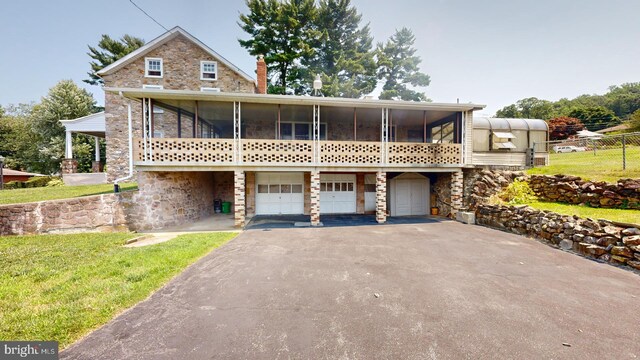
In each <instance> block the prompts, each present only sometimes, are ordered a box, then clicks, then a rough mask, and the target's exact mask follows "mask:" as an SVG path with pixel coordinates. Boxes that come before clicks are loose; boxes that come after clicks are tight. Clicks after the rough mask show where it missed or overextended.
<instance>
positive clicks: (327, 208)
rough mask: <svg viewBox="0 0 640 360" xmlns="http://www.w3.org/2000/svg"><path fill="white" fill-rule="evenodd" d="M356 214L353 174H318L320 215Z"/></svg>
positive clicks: (354, 178)
mask: <svg viewBox="0 0 640 360" xmlns="http://www.w3.org/2000/svg"><path fill="white" fill-rule="evenodd" d="M355 212H356V176H355V175H354V174H320V213H321V214H352V213H355Z"/></svg>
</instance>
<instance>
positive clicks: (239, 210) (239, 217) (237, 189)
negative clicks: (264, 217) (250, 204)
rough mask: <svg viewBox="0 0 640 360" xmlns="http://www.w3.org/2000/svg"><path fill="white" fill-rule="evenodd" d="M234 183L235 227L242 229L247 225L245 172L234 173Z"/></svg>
mask: <svg viewBox="0 0 640 360" xmlns="http://www.w3.org/2000/svg"><path fill="white" fill-rule="evenodd" d="M233 181H234V190H233V213H234V225H235V226H236V227H240V228H241V227H244V225H245V223H244V222H245V201H244V200H245V197H244V171H238V170H236V171H234V172H233Z"/></svg>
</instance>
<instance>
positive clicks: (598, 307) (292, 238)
mask: <svg viewBox="0 0 640 360" xmlns="http://www.w3.org/2000/svg"><path fill="white" fill-rule="evenodd" d="M639 301H640V277H639V276H638V275H637V274H635V273H632V272H630V271H626V270H622V269H618V268H615V267H612V266H610V265H605V264H600V263H596V262H593V261H590V260H587V259H584V258H581V257H578V256H576V255H573V254H569V253H565V252H562V251H560V250H556V249H553V248H550V247H549V246H547V245H544V244H541V243H539V242H536V241H534V240H531V239H526V238H523V237H520V236H516V235H512V234H507V233H503V232H499V231H495V230H491V229H487V228H482V227H479V226H472V225H463V224H459V223H455V222H434V223H426V224H407V225H389V226H387V225H382V226H380V225H378V226H359V227H331V228H296V229H261V230H248V231H245V232H243V233H242V234H240V235H239V236H238V237H237V238H236V239H234V240H232V241H231V242H229V243H228V244H226V245H225V246H223V247H221V248H219V249H217V250H215V251H213V252H212V253H210V254H209V255H207V256H206V257H205V258H203V259H201V260H200V261H199V262H197V263H196V264H194V265H193V266H191V267H190V268H188V269H187V270H186V271H185V272H183V273H182V274H180V275H179V276H178V277H176V278H175V279H174V280H172V281H171V282H170V283H169V284H168V285H167V286H165V287H164V288H162V289H161V290H160V291H158V292H157V293H155V294H154V295H153V296H151V297H150V298H149V299H148V300H146V301H144V302H142V303H140V304H138V305H137V306H135V307H133V308H132V309H130V310H129V311H127V312H125V313H123V314H121V315H120V316H118V317H117V318H116V319H114V320H113V321H111V322H110V323H108V324H107V325H106V326H104V327H102V328H101V329H98V330H97V331H95V332H94V333H92V334H91V335H89V336H87V337H86V338H84V339H83V340H81V341H80V342H78V343H76V344H75V345H73V346H72V347H70V348H69V349H68V350H66V351H64V352H63V353H62V356H61V358H62V359H106V358H108V359H287V358H292V359H337V358H341V359H635V358H638V357H639V356H640V341H638V339H640V326H639V325H638V324H640V311H638V304H639Z"/></svg>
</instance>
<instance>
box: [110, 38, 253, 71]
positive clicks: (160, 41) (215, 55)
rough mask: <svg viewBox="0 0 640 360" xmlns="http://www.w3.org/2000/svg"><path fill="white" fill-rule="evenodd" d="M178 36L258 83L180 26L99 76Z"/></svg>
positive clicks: (132, 53)
mask: <svg viewBox="0 0 640 360" xmlns="http://www.w3.org/2000/svg"><path fill="white" fill-rule="evenodd" d="M177 35H183V36H184V37H186V38H187V39H189V40H191V41H192V42H193V43H195V44H196V45H198V46H199V47H201V48H202V49H203V50H204V51H206V52H207V53H209V55H211V56H213V57H214V58H216V59H218V61H220V62H221V63H223V64H224V65H226V66H227V67H229V68H230V69H232V70H233V71H235V72H236V73H238V75H240V76H242V77H243V78H244V79H245V80H247V81H251V82H253V83H255V82H256V80H255V79H253V78H252V77H251V76H249V75H247V73H245V72H244V71H242V70H240V68H239V67H237V66H235V65H233V64H232V63H231V62H229V60H227V59H225V58H224V57H223V56H222V55H220V54H218V53H217V52H215V51H213V49H211V48H210V47H208V46H207V45H205V44H204V43H203V42H201V41H200V40H198V39H197V38H195V37H194V36H193V35H191V34H189V33H188V32H186V31H185V30H184V29H182V28H181V27H179V26H176V27H174V28H173V29H171V30H169V31H167V32H165V33H164V34H162V35H160V36H158V37H157V38H155V39H153V40H151V41H149V42H148V43H146V44H145V45H144V46H142V47H140V48H138V49H136V50H135V51H133V52H131V53H129V54H127V55H126V56H124V57H122V58H120V59H119V60H118V61H116V62H114V63H113V64H111V65H109V66H107V67H105V68H104V69H102V70H100V71H98V76H103V75H108V74H110V73H111V72H113V71H114V70H116V69H119V68H120V67H122V66H124V65H126V64H129V63H130V62H132V61H133V60H135V59H137V58H138V57H140V56H142V55H144V54H146V53H148V52H149V51H151V50H153V49H155V48H156V47H157V46H159V45H161V44H162V43H164V42H165V40H168V39H171V38H173V37H175V36H177Z"/></svg>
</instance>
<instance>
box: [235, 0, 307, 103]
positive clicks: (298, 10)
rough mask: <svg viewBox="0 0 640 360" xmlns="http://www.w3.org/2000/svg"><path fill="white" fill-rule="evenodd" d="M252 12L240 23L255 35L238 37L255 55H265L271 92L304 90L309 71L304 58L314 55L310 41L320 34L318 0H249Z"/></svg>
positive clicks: (241, 16) (298, 91) (250, 33)
mask: <svg viewBox="0 0 640 360" xmlns="http://www.w3.org/2000/svg"><path fill="white" fill-rule="evenodd" d="M246 4H247V7H248V8H249V13H248V14H246V15H245V14H241V15H240V22H239V23H238V25H239V26H240V27H241V28H242V30H244V31H245V32H246V33H247V34H249V35H250V36H251V38H250V39H248V40H238V41H239V42H240V45H241V46H242V47H244V48H246V49H247V50H248V51H249V53H250V54H251V55H256V56H257V55H264V61H265V63H266V64H267V77H268V78H269V79H271V81H269V88H268V92H269V93H272V94H273V93H275V94H287V93H295V94H300V93H304V92H305V91H306V89H308V84H306V81H305V79H307V78H308V77H309V76H308V73H307V72H306V69H305V67H303V66H302V64H301V59H305V58H310V57H312V56H313V54H314V49H313V47H312V46H311V45H310V44H311V43H312V39H314V38H317V37H318V34H317V31H316V30H314V27H313V26H312V25H313V21H314V20H315V17H316V13H317V12H316V7H315V3H314V0H286V1H282V2H281V1H278V0H247V1H246Z"/></svg>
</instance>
